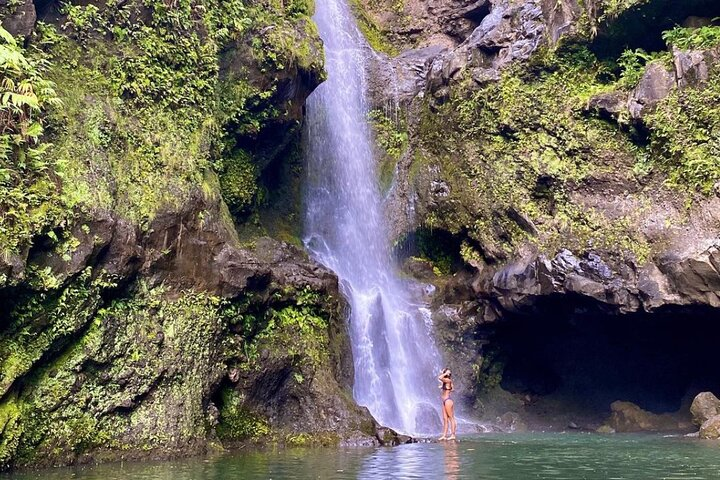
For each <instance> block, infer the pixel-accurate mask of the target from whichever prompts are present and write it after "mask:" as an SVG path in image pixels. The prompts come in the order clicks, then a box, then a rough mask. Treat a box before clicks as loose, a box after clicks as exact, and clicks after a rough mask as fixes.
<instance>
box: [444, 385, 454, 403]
mask: <svg viewBox="0 0 720 480" xmlns="http://www.w3.org/2000/svg"><path fill="white" fill-rule="evenodd" d="M442 389H443V392H452V384H449V383H443V385H442ZM448 400H452V397H451V396H450V394H448V397H447V398H446V399H444V400H443V405H445V402H447V401H448Z"/></svg>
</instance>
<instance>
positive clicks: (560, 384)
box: [491, 296, 720, 426]
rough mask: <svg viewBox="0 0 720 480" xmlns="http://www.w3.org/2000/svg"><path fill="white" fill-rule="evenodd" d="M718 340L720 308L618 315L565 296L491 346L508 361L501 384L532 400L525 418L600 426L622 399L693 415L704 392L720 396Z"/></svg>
mask: <svg viewBox="0 0 720 480" xmlns="http://www.w3.org/2000/svg"><path fill="white" fill-rule="evenodd" d="M718 338H720V312H719V311H717V310H715V311H713V310H712V309H709V308H700V307H696V308H684V309H668V310H662V311H657V312H653V313H635V314H625V315H616V314H610V313H603V312H602V311H600V310H599V309H598V308H596V307H595V306H593V305H589V304H585V303H584V302H583V301H582V300H580V299H569V298H568V297H567V296H564V297H558V298H551V299H548V300H544V301H542V302H541V303H540V304H537V305H536V306H535V308H534V311H533V313H532V314H523V315H518V314H515V315H511V316H509V317H508V319H507V320H506V321H504V322H503V323H502V324H501V325H500V326H499V327H498V328H497V330H496V331H495V334H494V338H492V340H491V345H493V348H495V349H496V352H497V354H498V358H500V359H501V361H502V362H503V367H504V368H503V372H502V380H501V383H500V386H501V387H502V389H503V390H505V391H506V392H510V393H512V394H519V396H522V397H524V398H526V399H528V402H527V404H528V405H527V409H526V410H527V411H526V413H528V414H530V415H531V416H532V415H533V414H535V415H536V416H537V417H538V418H542V417H543V416H545V419H550V420H551V419H552V417H553V415H555V416H556V417H557V418H561V417H562V418H564V419H565V420H564V421H567V420H568V419H572V418H577V419H579V421H581V422H586V423H588V424H593V422H602V421H603V419H604V418H606V417H607V415H608V414H609V413H610V404H611V403H612V402H614V401H616V400H622V401H629V402H632V403H634V404H636V405H638V406H639V407H640V408H642V409H644V410H647V411H649V412H652V413H656V414H661V413H674V412H680V413H681V414H683V413H684V414H687V411H688V409H689V406H690V402H691V401H692V399H693V398H694V396H695V395H696V394H697V393H699V392H701V391H712V392H714V393H715V394H720V364H719V363H718V362H717V339H718ZM563 415H564V417H563ZM541 423H542V422H541ZM551 423H552V422H551ZM561 426H564V425H561Z"/></svg>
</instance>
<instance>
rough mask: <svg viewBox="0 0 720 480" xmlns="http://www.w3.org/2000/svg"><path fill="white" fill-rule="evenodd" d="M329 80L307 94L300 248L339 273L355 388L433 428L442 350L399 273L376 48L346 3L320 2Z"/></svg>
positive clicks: (405, 425) (387, 419) (396, 420)
mask: <svg viewBox="0 0 720 480" xmlns="http://www.w3.org/2000/svg"><path fill="white" fill-rule="evenodd" d="M314 19H315V22H316V23H317V25H318V27H319V30H320V36H321V37H322V39H323V41H324V43H325V56H326V63H325V65H326V69H327V73H328V79H327V81H326V82H324V83H323V84H322V85H320V87H318V88H317V89H316V91H315V92H314V93H313V94H312V95H311V96H310V98H309V99H308V100H307V107H306V124H305V131H304V145H305V159H306V160H305V161H306V169H307V176H308V177H307V190H306V197H305V202H306V206H305V208H306V218H305V239H304V241H305V245H306V247H307V249H308V250H309V251H310V253H311V254H312V255H313V257H314V258H315V259H316V260H318V261H319V262H321V263H322V264H324V265H326V266H327V267H329V268H330V269H332V270H333V271H335V272H336V273H337V275H338V277H339V278H340V281H341V288H342V291H343V293H344V295H346V297H347V299H348V301H349V303H350V306H351V313H350V318H349V329H350V336H351V341H352V350H353V351H352V353H353V361H354V364H355V382H354V387H353V394H354V396H355V400H356V401H357V402H358V403H359V404H360V405H365V406H367V407H368V408H369V409H370V411H371V413H372V414H373V416H374V417H375V418H376V419H377V420H378V421H379V422H380V423H381V424H383V425H386V426H389V427H392V428H394V429H396V430H399V431H401V432H404V433H411V434H419V433H434V432H436V431H437V430H436V428H437V423H438V421H439V413H438V412H439V400H438V399H439V391H438V389H437V382H436V380H435V375H437V372H438V371H439V369H440V356H439V354H438V351H437V348H436V347H435V345H434V342H433V340H432V337H431V323H430V314H429V310H428V309H427V308H425V305H423V304H422V303H421V302H420V301H419V300H418V299H416V298H414V297H416V296H417V295H413V293H412V290H413V289H412V288H410V287H411V284H410V283H409V282H408V281H405V280H402V279H400V278H399V277H398V275H397V273H396V270H397V269H396V265H395V263H394V261H393V259H392V256H391V254H390V242H389V239H388V233H387V232H388V229H387V228H386V220H385V217H384V212H383V204H382V197H381V194H380V189H379V187H378V175H377V172H376V161H375V159H374V158H373V146H372V143H371V142H372V140H371V132H370V129H369V126H368V120H367V116H368V104H367V101H366V98H365V92H366V88H365V62H366V59H367V56H368V55H371V54H372V50H371V49H370V48H369V46H368V45H367V42H366V41H365V39H364V38H363V36H362V34H361V33H360V31H359V30H358V28H357V25H356V23H355V19H354V18H353V15H352V12H351V10H350V8H349V6H348V5H347V4H346V3H345V1H344V0H317V1H316V13H315V16H314Z"/></svg>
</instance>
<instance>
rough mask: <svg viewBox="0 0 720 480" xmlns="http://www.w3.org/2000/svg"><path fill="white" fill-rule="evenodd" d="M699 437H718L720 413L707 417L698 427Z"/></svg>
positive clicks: (719, 437)
mask: <svg viewBox="0 0 720 480" xmlns="http://www.w3.org/2000/svg"><path fill="white" fill-rule="evenodd" d="M700 438H706V439H712V440H717V439H720V415H715V416H714V417H710V418H708V419H707V420H706V421H705V422H704V423H703V424H702V426H701V427H700Z"/></svg>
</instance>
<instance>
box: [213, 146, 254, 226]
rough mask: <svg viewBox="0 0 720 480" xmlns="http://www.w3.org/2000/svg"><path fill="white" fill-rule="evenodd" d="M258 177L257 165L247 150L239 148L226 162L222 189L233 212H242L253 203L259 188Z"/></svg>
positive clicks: (221, 178) (221, 175)
mask: <svg viewBox="0 0 720 480" xmlns="http://www.w3.org/2000/svg"><path fill="white" fill-rule="evenodd" d="M256 179H257V167H256V165H255V164H253V162H252V160H251V158H250V155H248V154H247V153H246V152H244V151H242V150H238V151H237V152H236V153H235V155H234V156H233V157H232V158H230V159H228V160H227V161H226V162H225V168H224V169H223V171H222V173H221V174H220V189H221V192H222V195H223V198H224V199H225V202H226V203H227V205H228V207H230V210H231V211H232V212H233V213H235V214H242V213H244V212H247V211H248V209H249V208H250V207H251V206H252V205H253V202H254V200H255V195H256V193H257V190H258V186H257V181H256Z"/></svg>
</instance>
